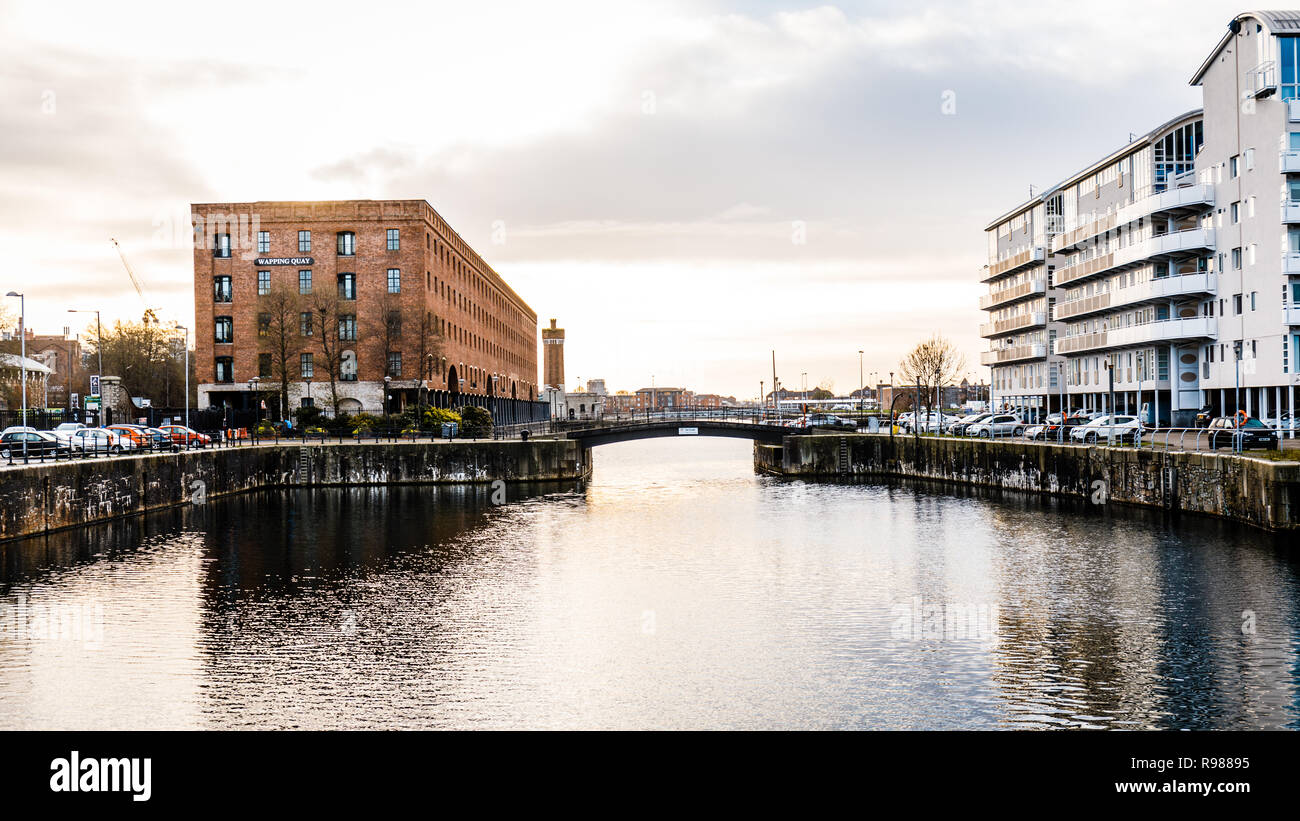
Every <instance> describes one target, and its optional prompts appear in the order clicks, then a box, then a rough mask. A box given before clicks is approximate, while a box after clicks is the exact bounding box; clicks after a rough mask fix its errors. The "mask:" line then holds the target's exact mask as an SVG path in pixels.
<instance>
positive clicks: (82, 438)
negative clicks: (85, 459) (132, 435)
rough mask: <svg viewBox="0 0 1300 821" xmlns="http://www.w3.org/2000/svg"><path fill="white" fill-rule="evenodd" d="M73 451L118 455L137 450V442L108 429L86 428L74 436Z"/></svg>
mask: <svg viewBox="0 0 1300 821" xmlns="http://www.w3.org/2000/svg"><path fill="white" fill-rule="evenodd" d="M71 439H72V449H73V450H74V451H79V452H81V453H92V454H100V455H105V454H107V455H116V454H118V453H123V452H126V451H134V450H136V445H135V442H133V441H131V440H130V439H128V438H126V437H124V436H119V435H118V434H117V433H116V432H115V431H111V430H108V429H106V428H86V429H84V430H79V431H77V432H75V433H73V434H72V437H71Z"/></svg>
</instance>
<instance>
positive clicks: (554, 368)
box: [542, 319, 564, 390]
mask: <svg viewBox="0 0 1300 821" xmlns="http://www.w3.org/2000/svg"><path fill="white" fill-rule="evenodd" d="M542 346H543V347H542V384H543V385H547V386H550V387H552V388H556V389H559V390H563V389H564V329H563V328H557V327H555V320H554V319H552V320H551V327H549V328H542Z"/></svg>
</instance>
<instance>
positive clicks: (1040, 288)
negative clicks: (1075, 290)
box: [980, 279, 1047, 311]
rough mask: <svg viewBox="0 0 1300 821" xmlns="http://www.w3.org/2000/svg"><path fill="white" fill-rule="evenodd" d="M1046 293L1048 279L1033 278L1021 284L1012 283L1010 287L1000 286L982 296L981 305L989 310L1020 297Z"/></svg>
mask: <svg viewBox="0 0 1300 821" xmlns="http://www.w3.org/2000/svg"><path fill="white" fill-rule="evenodd" d="M1045 293H1047V280H1046V279H1031V280H1029V281H1028V282H1022V283H1020V284H1019V285H1012V286H1011V287H1010V288H999V289H998V290H996V291H994V292H992V293H990V294H985V295H984V296H982V297H980V307H981V308H983V309H984V310H986V311H987V310H988V309H990V308H993V307H996V306H998V305H1006V304H1008V303H1011V302H1015V301H1016V300H1018V299H1024V298H1025V297H1030V296H1035V295H1037V294H1045Z"/></svg>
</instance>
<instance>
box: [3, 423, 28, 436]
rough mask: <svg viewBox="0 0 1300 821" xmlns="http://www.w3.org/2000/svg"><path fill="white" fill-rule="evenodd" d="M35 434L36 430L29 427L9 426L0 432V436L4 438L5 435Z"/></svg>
mask: <svg viewBox="0 0 1300 821" xmlns="http://www.w3.org/2000/svg"><path fill="white" fill-rule="evenodd" d="M36 432H37V430H36V428H34V427H32V426H31V425H10V426H9V427H7V428H5V429H4V430H2V431H0V436H4V435H5V434H6V433H36Z"/></svg>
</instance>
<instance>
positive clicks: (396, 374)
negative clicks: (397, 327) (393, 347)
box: [388, 351, 402, 379]
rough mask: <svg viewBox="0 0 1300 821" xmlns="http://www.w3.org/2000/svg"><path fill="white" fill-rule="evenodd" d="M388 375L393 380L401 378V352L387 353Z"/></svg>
mask: <svg viewBox="0 0 1300 821" xmlns="http://www.w3.org/2000/svg"><path fill="white" fill-rule="evenodd" d="M388 375H389V376H391V377H392V378H394V379H401V378H402V352H401V351H389V352H388Z"/></svg>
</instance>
